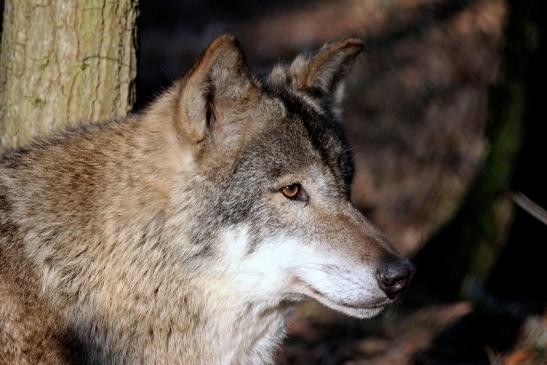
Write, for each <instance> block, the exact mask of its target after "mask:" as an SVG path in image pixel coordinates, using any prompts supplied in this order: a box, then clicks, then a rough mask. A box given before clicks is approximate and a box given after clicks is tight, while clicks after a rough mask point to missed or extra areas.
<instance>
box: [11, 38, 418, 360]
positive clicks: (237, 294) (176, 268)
mask: <svg viewBox="0 0 547 365" xmlns="http://www.w3.org/2000/svg"><path fill="white" fill-rule="evenodd" d="M361 49H362V44H361V42H360V41H359V40H357V39H347V40H344V41H340V42H335V43H330V44H327V45H325V46H324V47H323V48H321V49H320V50H319V51H318V52H316V53H315V54H314V55H311V56H304V55H302V56H299V57H297V58H296V59H295V61H294V62H292V63H291V64H288V65H278V66H276V67H274V69H273V71H272V72H271V73H270V75H269V77H268V78H267V79H266V80H264V81H262V82H260V81H258V80H257V79H255V78H253V77H252V76H250V75H249V72H248V70H247V66H246V64H245V61H244V58H243V55H242V52H241V49H240V47H239V45H238V44H237V42H236V41H235V39H234V38H233V37H231V36H221V37H219V38H217V39H216V40H214V41H213V42H212V43H211V45H210V46H209V47H208V48H207V50H206V51H205V52H204V54H203V55H202V57H201V58H200V60H199V61H198V62H197V63H196V65H195V66H194V67H193V68H192V69H191V70H190V71H189V72H188V73H187V74H186V75H185V76H184V78H183V79H182V80H180V81H178V82H176V83H175V84H174V85H173V86H172V87H171V88H170V89H169V90H167V91H166V92H165V93H164V94H162V95H161V96H160V97H159V98H158V99H157V100H156V101H155V102H153V103H152V104H151V105H150V106H149V107H148V108H147V109H146V110H145V111H144V112H143V113H142V114H137V115H133V116H130V117H128V118H127V119H126V120H123V121H115V122H109V123H104V124H97V125H88V126H81V127H78V128H76V129H72V130H69V131H65V132H63V133H60V134H57V135H55V136H53V137H49V138H46V139H43V140H40V141H37V142H35V143H33V144H31V145H29V146H27V147H26V148H24V149H20V150H16V151H11V152H8V153H6V154H5V155H4V156H3V157H2V159H1V160H0V234H1V235H0V294H1V295H0V304H1V305H0V364H13V363H17V364H34V363H45V364H62V363H65V364H66V363H78V364H80V363H88V364H91V363H93V364H95V363H102V364H128V363H135V364H139V363H140V364H149V363H155V364H260V363H271V362H272V361H273V351H274V350H275V348H276V346H277V345H278V344H279V343H280V341H281V339H282V337H283V334H284V328H285V321H286V315H287V312H288V311H289V310H290V308H292V307H293V306H294V303H296V302H298V301H299V300H301V299H302V298H304V297H306V296H308V297H313V298H315V299H317V300H318V301H320V302H321V303H323V304H325V305H327V306H329V307H331V308H333V309H335V310H338V311H341V312H343V313H346V314H349V315H353V316H356V317H360V318H367V317H371V316H373V315H375V314H377V313H379V312H380V311H381V310H382V308H383V307H384V306H385V305H387V304H389V303H390V302H391V301H392V300H393V298H395V297H396V296H397V294H398V293H399V292H400V291H401V290H402V289H404V287H406V286H407V284H408V282H409V280H410V276H411V275H412V271H413V268H412V265H411V264H410V263H409V262H408V261H407V260H405V259H403V258H401V257H399V256H398V255H397V254H396V253H395V251H394V250H393V249H392V248H391V246H390V245H389V244H388V243H387V241H386V240H385V239H384V238H383V236H382V235H381V234H380V233H379V232H378V230H376V229H375V228H374V227H373V226H372V225H371V224H370V223H369V222H368V221H367V220H366V218H364V217H363V216H362V215H361V214H360V213H359V212H358V211H356V210H355V209H354V208H353V207H352V206H351V204H350V203H349V192H350V183H351V177H352V174H353V164H352V160H351V154H350V153H349V152H348V151H349V148H348V145H347V143H346V141H345V139H344V136H343V134H342V132H341V129H340V123H339V121H338V119H339V118H340V103H341V97H342V83H343V79H344V77H345V76H346V74H347V73H348V71H349V69H350V67H351V64H352V63H353V62H354V60H355V58H356V57H357V55H358V54H359V52H360V51H361ZM287 186H291V187H292V188H291V189H294V187H295V186H296V187H297V189H298V193H299V195H297V194H295V195H294V196H292V194H283V191H284V190H283V189H284V188H285V187H287Z"/></svg>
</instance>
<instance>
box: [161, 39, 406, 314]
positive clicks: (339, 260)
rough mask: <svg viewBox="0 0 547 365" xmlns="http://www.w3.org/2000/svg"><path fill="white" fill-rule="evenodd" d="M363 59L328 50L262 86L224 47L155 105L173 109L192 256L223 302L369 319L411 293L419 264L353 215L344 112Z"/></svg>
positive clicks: (279, 71) (221, 43)
mask: <svg viewBox="0 0 547 365" xmlns="http://www.w3.org/2000/svg"><path fill="white" fill-rule="evenodd" d="M362 48H363V45H362V42H361V41H360V40H358V39H354V38H350V39H346V40H343V41H339V42H335V43H330V44H326V45H325V46H324V47H323V48H321V49H320V50H319V51H318V52H316V53H315V54H313V55H311V56H305V55H301V56H298V57H297V58H296V59H295V60H294V61H293V62H292V63H291V64H287V65H278V66H276V67H274V68H273V70H272V71H271V73H270V74H269V75H268V76H267V77H266V79H265V80H258V79H256V78H254V77H252V76H250V74H249V71H248V69H247V66H246V63H245V60H244V56H243V54H242V51H241V49H240V47H239V45H238V43H237V41H236V40H235V39H234V38H233V37H232V36H229V35H225V36H221V37H219V38H217V39H216V40H214V41H213V42H212V43H211V44H210V45H209V47H208V48H207V49H206V50H205V52H204V54H203V55H202V57H201V58H200V60H199V61H198V62H197V63H196V64H195V65H194V66H193V67H192V68H191V69H190V71H189V72H188V73H187V74H186V75H185V76H184V78H183V79H182V80H181V81H179V82H178V83H177V84H176V85H175V86H174V87H173V88H172V89H171V91H170V92H169V93H168V99H165V98H164V100H163V101H162V100H160V101H158V102H157V103H156V105H162V107H165V105H169V106H168V107H169V108H171V109H170V110H171V111H170V112H169V113H165V115H166V118H171V119H172V120H169V122H172V123H174V125H175V129H176V135H177V141H178V142H177V143H179V146H180V149H181V151H182V152H181V153H180V156H184V158H182V157H181V159H180V166H179V170H180V174H181V175H180V176H181V178H180V181H181V182H180V187H179V188H178V191H179V192H180V196H181V197H182V198H181V201H180V208H179V210H180V212H181V214H186V215H185V221H184V225H185V227H187V228H186V229H187V232H186V233H187V234H186V236H187V237H191V239H190V240H189V241H188V242H190V243H189V244H190V245H192V247H193V248H194V250H193V251H192V255H190V256H191V257H192V259H193V260H195V258H196V257H200V267H201V268H204V267H205V268H206V270H207V271H208V272H209V273H211V272H214V273H217V276H216V277H217V278H218V280H219V282H218V285H217V284H215V280H214V279H213V277H214V275H213V274H210V280H209V285H211V286H215V285H216V288H217V289H215V290H226V291H230V292H235V293H239V296H240V297H241V298H243V299H244V300H245V301H247V302H252V303H260V304H263V305H267V306H275V305H278V304H279V303H281V302H283V301H287V300H288V301H291V300H299V299H302V298H303V297H305V296H309V297H312V298H315V299H316V300H318V301H319V302H321V303H323V304H325V305H327V306H328V307H331V308H333V309H335V310H338V311H341V312H343V313H346V314H349V315H352V316H356V317H360V318H366V317H370V316H373V315H375V314H377V313H379V312H380V311H381V310H382V309H383V308H384V307H385V306H386V305H387V304H389V303H390V302H392V301H393V299H394V298H395V297H396V296H397V295H398V294H399V293H400V292H401V291H402V290H403V289H404V288H405V287H406V286H407V285H408V283H409V281H410V278H411V276H412V274H413V271H414V268H413V266H412V264H411V263H410V262H409V261H408V260H406V259H404V258H401V257H400V256H398V254H397V253H396V252H395V250H394V249H393V248H392V247H391V246H390V244H389V243H388V242H387V241H386V239H385V238H384V237H383V236H382V234H381V233H380V232H379V231H378V230H377V229H376V228H375V227H373V226H372V225H371V224H370V223H369V221H367V219H366V218H365V217H364V216H363V215H362V214H361V213H360V212H358V211H357V210H356V209H355V208H354V207H352V205H351V203H350V188H351V181H352V176H353V170H354V168H353V162H352V156H351V152H350V147H349V145H348V143H347V142H346V139H345V138H344V135H343V133H342V129H341V121H340V117H341V112H340V105H341V102H342V97H343V95H342V94H343V82H344V77H345V76H346V75H347V74H348V72H349V70H350V68H351V65H352V64H353V62H354V61H355V59H356V57H357V56H358V54H359V53H360V51H361V50H362ZM154 108H158V107H157V106H154V105H153V106H152V107H151V109H154ZM156 114H157V113H156ZM160 114H161V113H160ZM174 244H175V245H176V244H177V243H176V242H175V243H174ZM181 251H184V252H186V251H185V250H182V249H181ZM186 255H187V256H186V258H185V259H187V260H189V257H190V256H189V255H188V254H186ZM220 282H221V283H222V284H220Z"/></svg>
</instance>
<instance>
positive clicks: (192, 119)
mask: <svg viewBox="0 0 547 365" xmlns="http://www.w3.org/2000/svg"><path fill="white" fill-rule="evenodd" d="M253 89H255V86H254V84H253V83H252V81H251V80H250V78H249V76H248V70H247V65H246V62H245V57H244V56H243V53H242V51H241V48H240V46H239V43H238V42H237V40H236V39H235V37H233V36H232V35H222V36H220V37H218V38H216V39H215V40H214V41H213V42H211V44H210V45H209V46H208V47H207V49H206V50H205V52H204V53H203V55H202V56H201V58H200V59H199V61H198V62H197V63H196V64H195V65H194V66H193V67H192V69H191V70H190V71H189V72H188V73H187V74H186V76H185V77H184V78H183V80H182V82H181V84H180V86H179V89H178V96H177V113H176V115H177V124H178V126H179V129H180V130H181V132H182V133H183V134H184V135H185V136H186V137H187V138H188V139H189V140H190V141H191V142H193V143H196V144H198V143H201V142H202V141H204V140H205V139H207V138H209V137H213V138H214V137H219V138H231V137H236V135H237V134H238V132H241V131H240V130H239V129H238V127H240V126H239V125H238V122H240V121H238V120H235V119H237V118H234V114H235V111H237V110H238V109H241V103H242V102H243V101H244V100H246V99H248V95H249V93H251V92H252V90H253Z"/></svg>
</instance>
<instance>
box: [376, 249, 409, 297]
mask: <svg viewBox="0 0 547 365" xmlns="http://www.w3.org/2000/svg"><path fill="white" fill-rule="evenodd" d="M415 271H416V269H415V267H414V264H412V262H410V260H408V259H405V258H401V257H396V256H393V257H390V258H389V259H387V260H385V261H384V262H383V263H382V267H381V268H380V269H378V271H377V272H376V278H377V279H378V283H379V284H380V288H381V289H382V290H383V291H384V293H386V295H387V296H388V297H389V298H390V299H393V298H395V297H396V296H397V295H398V294H399V293H401V292H402V291H403V290H404V289H405V288H406V287H407V286H408V284H409V283H410V280H411V279H412V276H413V275H414V272H415Z"/></svg>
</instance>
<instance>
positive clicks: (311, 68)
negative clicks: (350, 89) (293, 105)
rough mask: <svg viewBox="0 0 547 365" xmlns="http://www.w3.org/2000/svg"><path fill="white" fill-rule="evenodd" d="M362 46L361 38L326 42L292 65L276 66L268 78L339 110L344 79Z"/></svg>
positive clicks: (300, 57)
mask: <svg viewBox="0 0 547 365" xmlns="http://www.w3.org/2000/svg"><path fill="white" fill-rule="evenodd" d="M363 47H364V45H363V41H362V40H360V39H358V38H347V39H344V40H341V41H338V42H332V43H327V44H325V45H324V46H323V47H322V48H321V49H319V51H317V52H316V53H315V54H314V55H313V56H311V57H309V56H307V55H299V56H297V57H296V58H295V59H294V61H293V62H292V63H291V64H290V66H288V67H287V66H285V67H282V66H277V67H275V68H274V69H273V70H272V72H271V74H270V77H269V79H270V81H271V82H274V83H284V84H288V85H289V86H292V87H294V88H295V89H297V90H299V91H302V92H305V93H307V94H308V95H309V96H311V97H313V98H315V99H320V100H319V101H322V102H325V103H326V104H327V105H328V106H330V107H331V108H332V109H333V111H335V112H338V108H339V106H340V104H341V102H342V98H343V88H344V83H343V81H344V78H345V77H346V76H347V75H348V73H349V72H350V70H351V66H352V65H353V64H354V62H355V60H356V58H357V56H358V55H359V53H360V52H361V51H362V50H363Z"/></svg>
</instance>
